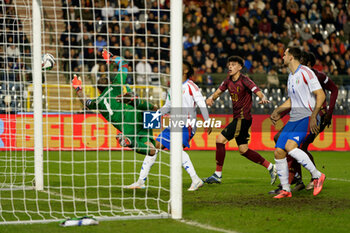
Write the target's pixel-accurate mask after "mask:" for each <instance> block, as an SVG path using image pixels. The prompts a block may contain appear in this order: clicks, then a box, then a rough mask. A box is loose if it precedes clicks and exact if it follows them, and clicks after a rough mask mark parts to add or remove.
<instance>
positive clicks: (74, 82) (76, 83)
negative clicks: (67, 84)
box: [72, 74, 82, 92]
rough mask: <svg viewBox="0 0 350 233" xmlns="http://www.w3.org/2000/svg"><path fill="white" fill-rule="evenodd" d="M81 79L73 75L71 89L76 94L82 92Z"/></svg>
mask: <svg viewBox="0 0 350 233" xmlns="http://www.w3.org/2000/svg"><path fill="white" fill-rule="evenodd" d="M81 83H82V82H81V79H80V77H78V76H77V75H76V74H75V75H74V78H73V80H72V86H73V88H74V89H75V91H76V92H78V91H80V90H82V87H81Z"/></svg>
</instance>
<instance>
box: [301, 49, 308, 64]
mask: <svg viewBox="0 0 350 233" xmlns="http://www.w3.org/2000/svg"><path fill="white" fill-rule="evenodd" d="M300 63H301V64H302V65H304V66H307V65H308V64H309V53H308V52H305V51H302V52H301V58H300Z"/></svg>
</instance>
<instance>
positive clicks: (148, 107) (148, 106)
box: [131, 96, 158, 111]
mask: <svg viewBox="0 0 350 233" xmlns="http://www.w3.org/2000/svg"><path fill="white" fill-rule="evenodd" d="M134 104H135V107H136V109H139V110H142V111H157V110H158V106H157V105H155V104H152V103H150V102H148V101H146V100H143V99H139V98H137V96H136V98H135V99H134ZM131 105H132V106H134V105H133V102H131Z"/></svg>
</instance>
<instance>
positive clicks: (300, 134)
mask: <svg viewBox="0 0 350 233" xmlns="http://www.w3.org/2000/svg"><path fill="white" fill-rule="evenodd" d="M309 120H310V117H305V118H303V119H301V120H298V121H288V123H287V124H286V125H285V126H284V128H283V130H282V132H281V135H280V136H279V138H278V140H277V143H276V146H275V147H276V148H281V149H283V150H284V149H285V147H286V143H287V141H288V140H293V141H295V142H296V143H297V144H298V147H299V146H300V144H301V143H302V142H303V141H304V140H305V139H306V136H307V135H308V133H309V131H310V130H309Z"/></svg>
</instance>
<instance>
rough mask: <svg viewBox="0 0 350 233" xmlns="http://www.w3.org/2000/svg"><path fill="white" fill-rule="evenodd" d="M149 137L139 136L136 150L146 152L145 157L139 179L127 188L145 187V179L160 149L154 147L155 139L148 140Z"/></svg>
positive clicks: (141, 152)
mask: <svg viewBox="0 0 350 233" xmlns="http://www.w3.org/2000/svg"><path fill="white" fill-rule="evenodd" d="M145 140H147V137H141V138H140V137H139V138H137V139H136V141H137V143H136V144H137V145H136V146H137V147H136V148H135V150H136V152H138V153H140V154H145V158H144V160H143V163H142V167H141V171H140V175H139V178H138V180H137V181H136V182H135V183H132V184H131V185H127V186H124V188H125V189H144V188H145V187H146V186H145V181H146V179H147V176H148V174H149V172H150V170H151V168H152V166H153V164H154V163H155V161H156V159H157V155H158V150H157V149H156V148H155V147H154V141H153V140H151V142H150V141H146V142H145Z"/></svg>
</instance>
